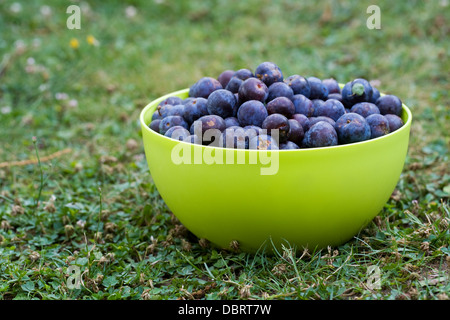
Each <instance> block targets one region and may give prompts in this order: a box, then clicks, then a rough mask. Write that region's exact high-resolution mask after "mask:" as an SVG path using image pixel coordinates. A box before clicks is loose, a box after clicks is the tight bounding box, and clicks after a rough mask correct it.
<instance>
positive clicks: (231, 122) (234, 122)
mask: <svg viewBox="0 0 450 320" xmlns="http://www.w3.org/2000/svg"><path fill="white" fill-rule="evenodd" d="M223 120H224V121H225V125H226V127H227V128H229V127H234V126H240V124H239V120H238V119H237V118H236V117H228V118H225V119H223Z"/></svg>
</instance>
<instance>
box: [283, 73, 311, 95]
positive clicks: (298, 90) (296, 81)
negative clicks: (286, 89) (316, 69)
mask: <svg viewBox="0 0 450 320" xmlns="http://www.w3.org/2000/svg"><path fill="white" fill-rule="evenodd" d="M284 83H286V84H287V85H288V86H290V87H291V89H292V91H293V92H294V95H296V94H301V95H304V96H305V97H306V98H309V96H310V95H311V87H310V85H309V82H308V80H306V78H305V77H302V76H300V75H298V74H294V75H292V76H289V77H287V78H286V79H284Z"/></svg>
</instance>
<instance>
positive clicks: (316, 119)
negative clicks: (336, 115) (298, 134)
mask: <svg viewBox="0 0 450 320" xmlns="http://www.w3.org/2000/svg"><path fill="white" fill-rule="evenodd" d="M320 121H325V122H328V123H329V124H331V125H332V126H333V127H334V126H335V125H336V121H334V120H333V119H331V118H330V117H325V116H318V117H309V118H308V123H307V128H306V130H307V131H308V130H309V128H311V127H312V126H313V125H315V124H316V123H317V122H320Z"/></svg>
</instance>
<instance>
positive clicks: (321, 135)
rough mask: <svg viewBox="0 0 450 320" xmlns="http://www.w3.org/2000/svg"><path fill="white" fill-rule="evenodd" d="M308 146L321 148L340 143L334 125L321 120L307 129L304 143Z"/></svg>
mask: <svg viewBox="0 0 450 320" xmlns="http://www.w3.org/2000/svg"><path fill="white" fill-rule="evenodd" d="M302 144H303V145H304V146H305V147H307V148H321V147H329V146H335V145H337V144H338V136H337V133H336V130H335V129H334V127H333V126H332V125H331V124H329V123H328V122H326V121H319V122H317V123H315V124H314V125H313V126H311V128H310V129H309V130H308V131H306V133H305V138H304V139H303V143H302Z"/></svg>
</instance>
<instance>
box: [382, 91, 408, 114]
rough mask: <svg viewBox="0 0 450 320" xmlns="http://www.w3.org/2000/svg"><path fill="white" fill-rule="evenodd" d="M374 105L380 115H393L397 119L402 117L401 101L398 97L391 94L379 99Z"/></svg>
mask: <svg viewBox="0 0 450 320" xmlns="http://www.w3.org/2000/svg"><path fill="white" fill-rule="evenodd" d="M376 105H377V106H378V109H380V113H381V114H382V115H386V114H395V115H396V116H398V117H401V115H402V101H401V100H400V98H399V97H397V96H394V95H392V94H387V95H384V96H381V97H379V98H378V100H377V102H376Z"/></svg>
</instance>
